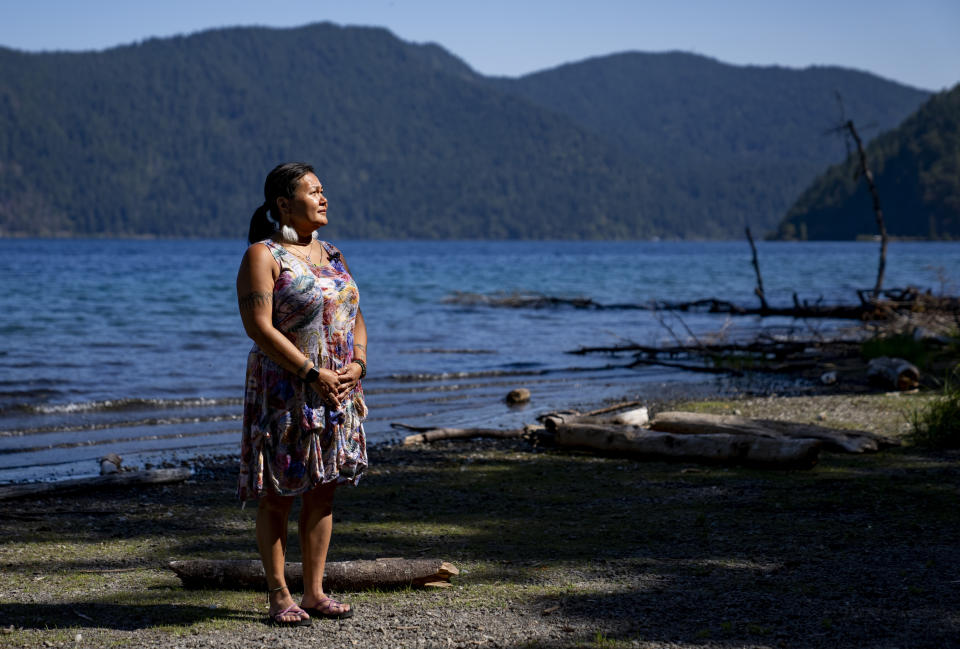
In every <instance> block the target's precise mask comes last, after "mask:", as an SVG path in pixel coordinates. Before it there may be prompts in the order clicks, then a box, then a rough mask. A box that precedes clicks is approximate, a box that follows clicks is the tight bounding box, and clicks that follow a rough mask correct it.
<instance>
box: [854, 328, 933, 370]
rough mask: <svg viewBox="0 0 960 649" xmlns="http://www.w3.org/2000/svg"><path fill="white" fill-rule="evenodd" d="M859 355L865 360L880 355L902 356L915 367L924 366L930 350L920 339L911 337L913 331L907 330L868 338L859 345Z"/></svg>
mask: <svg viewBox="0 0 960 649" xmlns="http://www.w3.org/2000/svg"><path fill="white" fill-rule="evenodd" d="M860 355H861V356H863V357H864V358H865V359H867V360H870V359H872V358H880V357H881V356H887V357H890V358H902V359H904V360H908V361H910V362H911V363H913V364H914V365H916V366H917V367H925V366H926V364H927V359H928V358H929V355H930V350H929V349H927V346H926V345H925V344H924V343H923V341H922V340H917V339H915V338H914V337H913V331H909V332H905V333H898V334H893V335H890V336H878V337H877V338H873V339H871V340H868V341H866V342H864V343H863V344H862V345H861V346H860Z"/></svg>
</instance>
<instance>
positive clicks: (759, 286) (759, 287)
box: [747, 225, 770, 311]
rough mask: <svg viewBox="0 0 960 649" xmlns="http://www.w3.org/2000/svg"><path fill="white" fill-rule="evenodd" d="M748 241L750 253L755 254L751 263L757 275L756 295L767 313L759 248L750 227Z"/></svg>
mask: <svg viewBox="0 0 960 649" xmlns="http://www.w3.org/2000/svg"><path fill="white" fill-rule="evenodd" d="M747 241H749V242H750V252H751V253H752V254H753V259H752V261H751V263H752V264H753V270H754V272H756V274H757V288H755V289H754V291H753V292H754V293H756V294H757V297H758V298H760V308H761V309H763V310H764V311H766V310H767V309H769V308H770V306H769V305H768V304H767V296H766V294H765V293H764V292H763V277H761V276H760V262H759V261H758V260H757V246H756V245H754V243H753V235H752V234H750V226H749V225H748V226H747Z"/></svg>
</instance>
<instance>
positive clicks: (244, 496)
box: [237, 239, 367, 501]
mask: <svg viewBox="0 0 960 649" xmlns="http://www.w3.org/2000/svg"><path fill="white" fill-rule="evenodd" d="M320 243H321V244H322V245H323V247H324V249H325V250H326V251H327V255H328V256H329V259H330V263H329V264H326V265H324V266H320V267H317V266H313V265H312V264H308V263H307V262H306V261H305V260H302V259H300V258H299V257H297V256H296V255H294V254H293V253H291V252H290V251H289V250H287V249H286V248H284V247H283V246H281V245H279V244H277V243H275V242H273V241H272V240H270V239H267V240H264V241H261V242H260V243H259V244H257V245H260V244H262V245H265V246H267V248H269V249H270V252H271V253H272V254H273V258H274V259H275V260H276V262H277V264H278V265H279V266H280V274H279V275H278V276H277V281H276V282H275V283H274V286H273V326H274V327H276V328H277V329H278V330H280V331H281V332H282V333H283V334H284V335H285V336H286V337H287V338H288V339H290V341H291V342H293V344H294V345H296V346H297V348H299V349H300V351H301V352H303V354H304V356H306V357H308V358H309V359H310V360H311V361H313V364H314V366H316V367H317V368H318V369H319V368H326V369H328V370H334V371H336V370H338V369H340V368H341V367H343V366H345V365H347V364H348V363H350V361H351V360H353V326H354V323H355V322H356V317H357V305H358V303H359V297H360V294H359V291H358V290H357V284H356V282H354V281H353V278H352V277H351V276H350V273H349V272H347V269H346V267H345V266H344V265H343V258H342V256H341V255H340V251H339V250H337V249H336V248H335V247H334V246H333V245H332V244H330V243H327V242H326V241H321V242H320ZM366 414H367V408H366V405H365V403H364V400H363V388H362V387H361V386H360V384H359V383H358V384H357V387H356V388H355V389H354V391H353V392H352V393H351V394H350V395H348V397H347V398H346V399H344V400H343V401H342V403H341V407H340V410H337V411H331V410H330V409H329V408H327V407H325V406H324V404H323V401H322V399H321V398H320V395H319V394H317V393H316V391H314V390H313V388H311V387H309V386H307V385H306V384H304V383H303V381H301V380H300V378H299V377H297V375H296V374H293V373H291V372H288V371H287V370H285V369H283V368H282V367H280V366H279V365H277V364H276V363H275V362H273V361H272V360H270V358H269V357H267V355H266V354H264V353H263V352H262V351H261V350H260V348H259V347H257V345H256V344H254V346H253V349H252V350H250V354H249V356H248V357H247V381H246V390H245V392H244V399H243V438H242V442H241V449H240V481H239V486H238V489H237V495H238V496H239V497H240V500H242V501H246V500H250V499H253V498H257V497H259V496H260V494H262V493H263V492H264V491H267V492H269V493H273V494H279V495H281V496H294V495H297V494H301V493H303V492H305V491H308V490H310V489H311V488H313V487H315V486H317V485H319V484H322V483H325V482H334V481H335V482H338V483H345V482H351V483H353V484H356V483H357V482H358V481H359V480H360V477H361V476H362V475H363V472H364V471H365V470H366V468H367V444H366V437H365V435H364V432H363V420H364V418H365V417H366Z"/></svg>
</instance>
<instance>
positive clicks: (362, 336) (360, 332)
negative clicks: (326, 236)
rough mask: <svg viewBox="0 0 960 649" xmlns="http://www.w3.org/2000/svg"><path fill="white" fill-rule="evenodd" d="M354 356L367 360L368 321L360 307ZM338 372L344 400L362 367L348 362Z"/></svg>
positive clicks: (356, 322)
mask: <svg viewBox="0 0 960 649" xmlns="http://www.w3.org/2000/svg"><path fill="white" fill-rule="evenodd" d="M340 260H341V261H342V262H343V266H344V268H346V269H347V272H348V273H349V272H350V267H349V266H348V265H347V260H346V259H344V258H343V255H342V254H341V255H340ZM351 274H352V273H351ZM353 358H355V359H360V360H362V361H364V362H366V361H367V323H366V322H365V321H364V319H363V312H362V311H361V310H360V309H359V308H358V309H357V319H356V321H354V323H353ZM337 374H338V375H339V377H340V386H339V388H338V395H337V396H339V398H340V400H341V401H342V400H344V399H346V398H347V395H348V394H350V392H352V391H353V390H354V388H356V387H357V383H359V382H360V374H361V369H360V366H359V365H357V364H356V363H348V364H347V365H346V366H344V367H343V368H341V369H340V371H339V372H337Z"/></svg>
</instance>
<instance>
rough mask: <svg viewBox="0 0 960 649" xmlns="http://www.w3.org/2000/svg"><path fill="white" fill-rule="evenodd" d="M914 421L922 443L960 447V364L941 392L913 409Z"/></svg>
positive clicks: (918, 438) (921, 444)
mask: <svg viewBox="0 0 960 649" xmlns="http://www.w3.org/2000/svg"><path fill="white" fill-rule="evenodd" d="M911 424H912V426H913V434H912V437H913V440H914V442H915V443H916V444H917V445H918V446H925V447H929V448H936V449H948V448H951V449H952V448H960V365H958V366H957V367H956V368H954V370H953V372H952V375H951V376H949V377H948V378H947V380H946V381H944V385H943V389H942V390H941V392H940V394H939V395H938V396H936V397H934V398H933V399H931V400H930V401H929V402H928V403H927V404H926V405H925V406H923V407H922V408H917V409H915V410H914V411H913V415H912V418H911Z"/></svg>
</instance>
